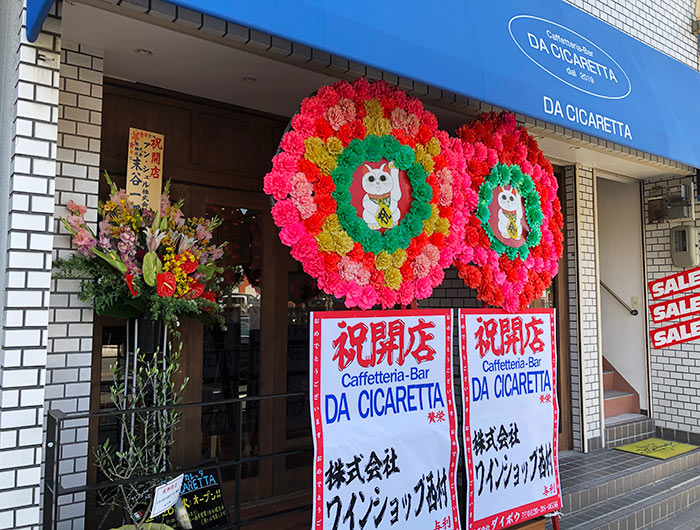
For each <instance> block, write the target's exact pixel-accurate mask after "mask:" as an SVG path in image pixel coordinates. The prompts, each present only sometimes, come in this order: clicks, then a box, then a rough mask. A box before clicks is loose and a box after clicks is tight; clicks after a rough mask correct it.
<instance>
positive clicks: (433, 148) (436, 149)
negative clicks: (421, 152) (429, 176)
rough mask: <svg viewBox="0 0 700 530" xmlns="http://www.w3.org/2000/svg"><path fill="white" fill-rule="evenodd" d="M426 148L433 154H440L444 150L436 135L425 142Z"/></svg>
mask: <svg viewBox="0 0 700 530" xmlns="http://www.w3.org/2000/svg"><path fill="white" fill-rule="evenodd" d="M425 148H426V149H427V150H428V153H430V154H431V155H433V156H436V155H439V154H440V152H441V151H442V147H440V140H438V139H437V138H435V137H434V136H433V137H432V138H431V139H430V140H428V143H427V144H425Z"/></svg>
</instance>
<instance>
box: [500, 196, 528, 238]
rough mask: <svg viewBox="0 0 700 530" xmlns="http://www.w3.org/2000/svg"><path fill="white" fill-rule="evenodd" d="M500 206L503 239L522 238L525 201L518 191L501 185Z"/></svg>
mask: <svg viewBox="0 0 700 530" xmlns="http://www.w3.org/2000/svg"><path fill="white" fill-rule="evenodd" d="M498 207H499V210H498V231H499V232H500V233H501V236H502V237H503V239H515V240H518V239H520V238H521V237H522V235H523V224H522V221H523V201H522V199H521V197H520V194H519V193H518V191H517V190H515V189H513V188H511V187H508V188H504V187H501V186H499V187H498Z"/></svg>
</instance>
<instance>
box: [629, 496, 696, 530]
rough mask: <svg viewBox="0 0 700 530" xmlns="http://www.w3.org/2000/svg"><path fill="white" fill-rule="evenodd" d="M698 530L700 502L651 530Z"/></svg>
mask: <svg viewBox="0 0 700 530" xmlns="http://www.w3.org/2000/svg"><path fill="white" fill-rule="evenodd" d="M698 528H700V502H696V503H695V504H694V505H693V506H692V507H691V508H688V509H687V510H683V511H682V512H681V513H679V514H678V515H674V516H673V517H671V518H670V519H666V520H665V521H663V522H661V523H658V524H655V525H654V526H652V527H651V530H698ZM628 530H629V528H628Z"/></svg>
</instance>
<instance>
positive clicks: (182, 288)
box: [55, 175, 224, 530]
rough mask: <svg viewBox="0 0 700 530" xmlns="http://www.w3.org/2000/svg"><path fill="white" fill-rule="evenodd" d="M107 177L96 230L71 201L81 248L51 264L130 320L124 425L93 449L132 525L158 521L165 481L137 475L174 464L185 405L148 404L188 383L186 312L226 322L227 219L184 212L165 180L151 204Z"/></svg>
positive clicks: (99, 309)
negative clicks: (159, 489) (180, 408)
mask: <svg viewBox="0 0 700 530" xmlns="http://www.w3.org/2000/svg"><path fill="white" fill-rule="evenodd" d="M105 178H106V180H107V182H108V184H109V187H110V196H109V200H107V201H106V202H104V203H100V204H99V206H98V213H99V215H100V222H99V229H98V231H97V233H94V232H93V231H92V230H91V229H90V227H89V226H88V225H87V223H86V222H85V214H86V213H87V207H86V206H83V205H77V204H75V203H74V202H73V201H69V203H68V210H69V211H70V213H69V215H67V216H66V217H65V218H62V219H61V221H62V223H63V225H64V226H65V228H66V230H67V231H68V232H69V233H70V234H71V235H72V237H73V244H74V245H75V247H76V248H77V253H76V254H74V255H73V256H71V257H70V258H68V259H60V260H58V261H57V262H56V263H55V268H56V274H55V277H57V278H80V279H82V282H81V292H80V294H79V299H80V300H82V301H85V302H89V303H90V304H91V305H92V307H93V308H94V310H95V312H96V313H97V314H99V315H108V316H112V317H116V318H124V319H128V325H127V353H126V356H125V359H124V360H123V362H120V363H118V364H115V365H114V366H112V367H111V368H112V373H113V379H114V383H113V385H112V386H111V400H112V403H113V405H114V407H115V408H116V409H117V410H118V411H121V412H122V415H121V416H120V419H121V430H120V431H121V432H120V436H119V439H118V440H109V439H108V440H107V441H106V442H105V443H104V444H103V445H101V446H99V447H97V449H96V451H95V462H96V465H97V467H98V468H99V470H100V471H101V472H102V474H103V475H104V476H105V477H106V479H107V480H110V481H119V482H120V483H119V485H118V486H115V487H114V488H110V489H109V490H106V491H103V492H102V494H101V500H102V501H103V502H104V503H105V504H107V505H109V506H111V507H112V508H119V509H121V510H123V512H124V517H125V519H126V520H127V521H130V522H131V525H127V527H131V528H135V529H136V530H139V529H146V528H149V527H150V528H161V527H163V526H162V525H160V524H158V523H154V522H153V521H150V520H149V519H150V511H151V507H152V502H153V498H152V497H153V491H154V488H155V487H156V486H157V485H159V484H161V483H162V482H164V481H165V479H164V478H162V477H157V478H152V479H147V480H139V479H140V477H146V476H150V475H154V474H158V473H167V472H169V471H173V467H172V465H171V463H170V462H169V459H168V457H169V449H170V447H171V445H172V443H173V433H174V432H175V430H176V429H177V425H178V422H179V419H180V413H179V412H177V410H176V409H166V410H156V411H153V410H152V409H153V408H160V407H170V406H172V405H176V404H177V403H178V402H179V400H180V398H179V394H180V393H181V392H182V390H183V389H184V387H185V385H186V384H187V379H186V378H185V381H184V383H183V384H181V385H177V384H176V383H175V382H174V376H175V374H177V373H178V372H179V361H178V359H179V356H180V352H181V348H182V340H181V337H180V332H179V323H180V320H181V319H182V318H186V317H191V318H197V319H199V320H201V321H202V322H204V323H207V324H219V325H223V318H222V309H223V308H222V305H221V303H220V297H221V292H220V291H221V285H222V283H221V279H222V277H223V272H224V269H223V268H222V267H220V266H218V265H217V261H218V260H220V258H221V257H222V255H223V248H222V246H217V245H216V244H215V242H214V238H213V231H214V230H215V229H216V228H217V227H218V226H219V225H220V224H221V222H222V221H221V220H220V219H218V218H213V219H203V218H186V217H185V216H184V215H183V213H182V209H181V208H182V206H183V201H179V202H175V203H173V202H171V200H170V198H169V196H168V192H169V183H168V184H166V186H165V189H164V190H163V195H162V199H161V207H160V210H159V211H157V212H153V211H152V210H150V209H149V208H148V207H143V208H142V207H140V206H136V205H134V204H132V203H131V202H130V200H129V199H128V197H127V194H126V191H125V190H123V189H118V188H117V186H116V185H115V184H114V183H113V182H112V181H111V180H110V178H109V176H107V175H105ZM144 409H146V410H144ZM122 481H128V482H122ZM163 528H165V527H163Z"/></svg>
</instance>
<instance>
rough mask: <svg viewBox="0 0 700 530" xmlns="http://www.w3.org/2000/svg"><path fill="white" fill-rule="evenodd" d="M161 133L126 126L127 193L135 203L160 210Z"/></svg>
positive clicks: (161, 183) (161, 174)
mask: <svg viewBox="0 0 700 530" xmlns="http://www.w3.org/2000/svg"><path fill="white" fill-rule="evenodd" d="M163 150H164V136H163V135H162V134H157V133H154V132H150V131H143V130H141V129H134V128H131V129H129V157H128V160H127V167H126V194H127V195H128V197H129V200H130V201H131V203H132V204H134V205H135V206H140V207H141V208H146V207H148V208H150V209H151V210H153V211H154V212H159V211H160V195H161V190H162V186H163V178H162V177H163Z"/></svg>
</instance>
